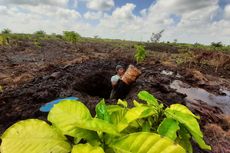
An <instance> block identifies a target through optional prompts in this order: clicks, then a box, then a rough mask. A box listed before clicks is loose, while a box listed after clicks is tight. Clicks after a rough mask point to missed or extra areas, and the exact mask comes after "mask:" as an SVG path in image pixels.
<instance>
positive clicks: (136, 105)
mask: <svg viewBox="0 0 230 153" xmlns="http://www.w3.org/2000/svg"><path fill="white" fill-rule="evenodd" d="M133 105H134V106H135V107H139V106H142V105H143V104H141V103H139V102H138V101H136V100H134V101H133Z"/></svg>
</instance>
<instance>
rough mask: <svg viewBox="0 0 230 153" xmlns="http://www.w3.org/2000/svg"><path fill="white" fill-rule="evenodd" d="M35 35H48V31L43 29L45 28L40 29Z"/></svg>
mask: <svg viewBox="0 0 230 153" xmlns="http://www.w3.org/2000/svg"><path fill="white" fill-rule="evenodd" d="M34 35H36V36H40V37H43V36H45V35H46V32H45V31H43V30H39V31H36V32H35V33H34Z"/></svg>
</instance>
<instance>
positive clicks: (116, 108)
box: [106, 105, 124, 114]
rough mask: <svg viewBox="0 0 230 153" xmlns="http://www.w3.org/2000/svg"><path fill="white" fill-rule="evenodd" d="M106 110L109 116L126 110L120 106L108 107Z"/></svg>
mask: <svg viewBox="0 0 230 153" xmlns="http://www.w3.org/2000/svg"><path fill="white" fill-rule="evenodd" d="M106 109H107V111H108V113H109V114H111V113H113V112H116V111H120V110H124V108H123V107H121V106H118V105H107V106H106Z"/></svg>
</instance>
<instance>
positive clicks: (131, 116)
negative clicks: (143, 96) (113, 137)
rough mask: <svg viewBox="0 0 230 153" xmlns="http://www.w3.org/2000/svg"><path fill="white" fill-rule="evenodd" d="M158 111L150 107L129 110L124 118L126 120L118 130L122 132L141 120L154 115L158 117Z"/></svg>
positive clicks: (120, 124)
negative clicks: (132, 123)
mask: <svg viewBox="0 0 230 153" xmlns="http://www.w3.org/2000/svg"><path fill="white" fill-rule="evenodd" d="M156 114H157V111H156V110H155V109H154V108H152V107H150V106H139V107H133V108H132V109H130V110H128V111H127V112H126V114H125V116H124V118H123V119H122V120H121V122H120V123H119V124H118V125H117V127H118V130H119V131H122V130H124V129H125V128H126V127H128V125H129V124H130V123H131V122H133V121H135V120H137V119H140V118H145V117H149V116H152V115H156Z"/></svg>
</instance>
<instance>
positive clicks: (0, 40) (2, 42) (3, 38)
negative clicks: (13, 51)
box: [0, 35, 8, 46]
mask: <svg viewBox="0 0 230 153" xmlns="http://www.w3.org/2000/svg"><path fill="white" fill-rule="evenodd" d="M7 44H8V42H7V37H6V36H5V35H0V46H1V45H7Z"/></svg>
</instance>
